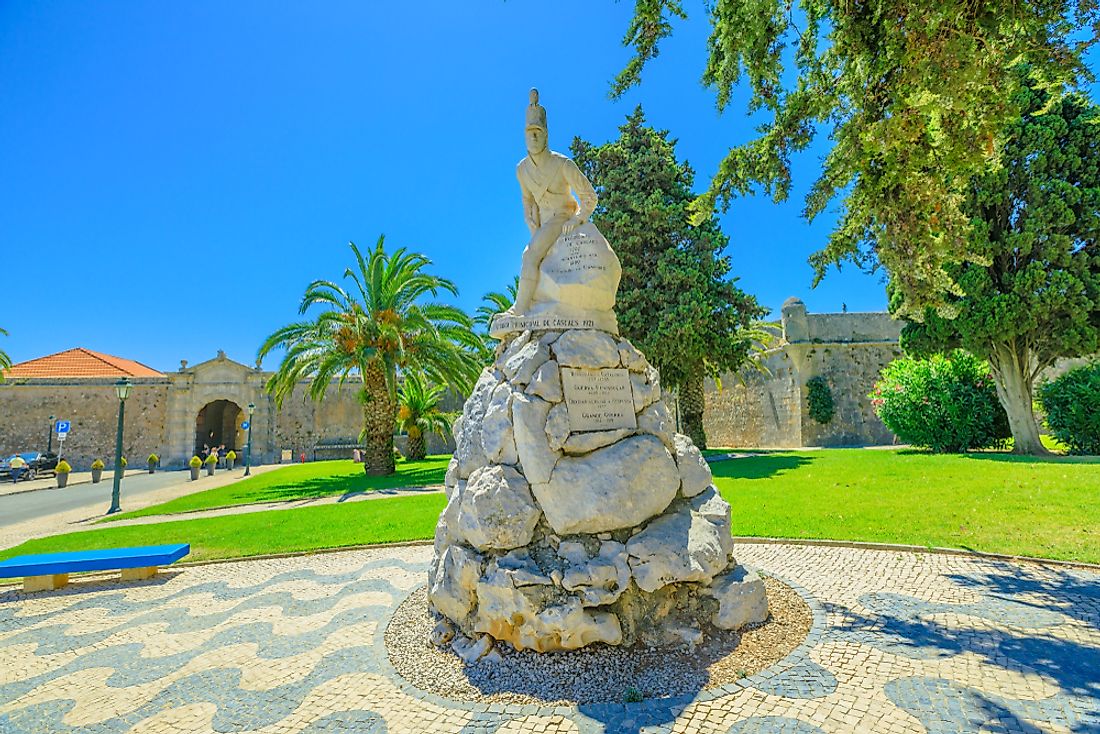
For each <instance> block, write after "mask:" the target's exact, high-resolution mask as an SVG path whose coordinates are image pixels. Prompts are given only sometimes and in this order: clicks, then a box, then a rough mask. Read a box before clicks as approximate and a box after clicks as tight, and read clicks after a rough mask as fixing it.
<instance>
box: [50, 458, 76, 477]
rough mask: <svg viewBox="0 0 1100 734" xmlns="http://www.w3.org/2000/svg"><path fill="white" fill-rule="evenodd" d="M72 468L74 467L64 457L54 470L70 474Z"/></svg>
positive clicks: (58, 472)
mask: <svg viewBox="0 0 1100 734" xmlns="http://www.w3.org/2000/svg"><path fill="white" fill-rule="evenodd" d="M72 470H73V468H72V467H71V466H70V465H69V462H67V461H65V460H64V459H62V460H61V461H59V462H57V468H56V469H54V472H55V473H57V474H68V473H69V472H71V471H72Z"/></svg>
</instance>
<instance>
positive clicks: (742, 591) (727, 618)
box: [707, 566, 768, 630]
mask: <svg viewBox="0 0 1100 734" xmlns="http://www.w3.org/2000/svg"><path fill="white" fill-rule="evenodd" d="M707 593H708V594H709V595H710V596H712V597H714V598H715V599H717V600H718V611H717V612H715V613H714V617H713V618H712V620H711V622H712V623H713V624H714V626H715V627H718V628H719V629H728V630H735V629H741V628H742V627H744V626H745V625H749V624H759V623H760V622H763V621H765V620H766V619H767V618H768V597H767V594H766V592H765V589H764V580H763V579H762V578H760V576H759V575H757V573H756V572H755V571H749V570H748V569H746V568H745V567H744V566H736V567H734V568H733V569H732V570H731V571H729V572H727V573H724V574H722V575H721V576H718V577H716V578H715V579H714V581H712V582H711V585H710V588H709V589H708V590H707Z"/></svg>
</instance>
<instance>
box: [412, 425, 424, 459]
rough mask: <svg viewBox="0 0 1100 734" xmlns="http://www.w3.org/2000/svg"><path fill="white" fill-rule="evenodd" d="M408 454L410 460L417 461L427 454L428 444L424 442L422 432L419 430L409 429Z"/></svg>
mask: <svg viewBox="0 0 1100 734" xmlns="http://www.w3.org/2000/svg"><path fill="white" fill-rule="evenodd" d="M408 454H409V456H408V458H409V460H410V461H419V460H420V459H423V458H424V457H425V456H427V455H428V445H427V444H426V443H425V442H424V434H423V433H421V432H420V431H409V448H408Z"/></svg>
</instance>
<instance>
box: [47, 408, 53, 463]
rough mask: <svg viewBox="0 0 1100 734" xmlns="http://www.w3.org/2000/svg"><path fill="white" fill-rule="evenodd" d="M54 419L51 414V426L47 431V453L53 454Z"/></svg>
mask: <svg viewBox="0 0 1100 734" xmlns="http://www.w3.org/2000/svg"><path fill="white" fill-rule="evenodd" d="M53 421H54V418H53V416H52V415H51V416H50V427H49V429H48V430H47V431H46V453H47V454H52V453H53Z"/></svg>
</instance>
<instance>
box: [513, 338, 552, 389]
mask: <svg viewBox="0 0 1100 734" xmlns="http://www.w3.org/2000/svg"><path fill="white" fill-rule="evenodd" d="M549 358H550V349H549V348H548V347H547V346H546V345H544V344H543V343H542V342H541V341H539V340H538V339H533V338H532V339H528V340H527V342H526V343H525V344H524V345H523V346H522V347H521V348H520V349H517V350H516V351H515V353H514V354H512V356H511V357H508V358H506V359H505V360H504V365H503V367H502V368H501V369H502V371H503V372H504V376H505V377H507V378H508V381H509V382H511V383H512V384H513V385H526V384H527V383H528V382H530V381H531V377H532V376H533V375H534V374H535V371H536V370H537V369H538V368H539V367H541V366H542V365H543V364H544V363H545V362H546V360H548V359H549Z"/></svg>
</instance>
